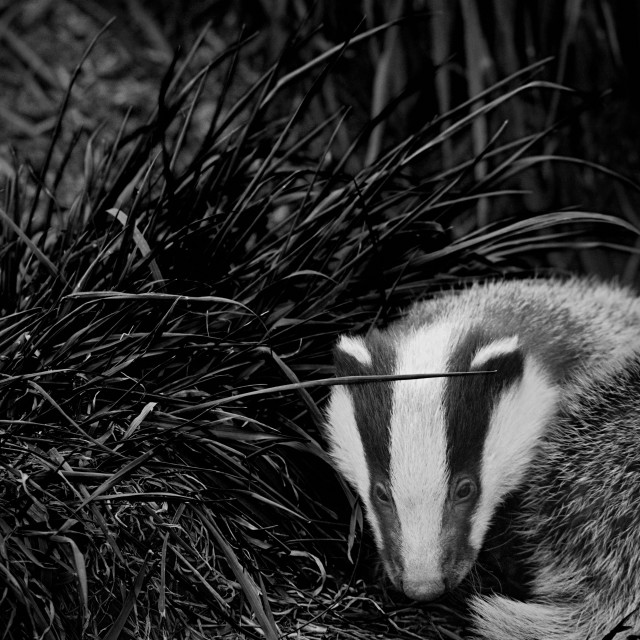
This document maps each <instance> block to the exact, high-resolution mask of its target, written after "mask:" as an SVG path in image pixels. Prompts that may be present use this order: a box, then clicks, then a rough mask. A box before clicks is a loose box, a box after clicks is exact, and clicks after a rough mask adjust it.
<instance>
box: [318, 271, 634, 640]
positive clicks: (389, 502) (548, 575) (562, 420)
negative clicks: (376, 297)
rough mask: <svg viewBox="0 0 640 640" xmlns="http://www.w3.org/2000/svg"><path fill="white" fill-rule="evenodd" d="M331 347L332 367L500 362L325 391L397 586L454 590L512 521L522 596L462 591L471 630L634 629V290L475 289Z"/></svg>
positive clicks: (577, 284) (583, 283) (418, 591)
mask: <svg viewBox="0 0 640 640" xmlns="http://www.w3.org/2000/svg"><path fill="white" fill-rule="evenodd" d="M334 355H335V364H336V373H337V375H339V376H343V375H371V374H421V373H444V372H481V371H492V372H494V373H487V374H482V373H477V374H476V375H472V376H461V377H438V378H430V379H414V380H399V381H393V382H374V383H365V384H358V385H350V386H337V387H334V388H333V390H332V393H331V397H330V400H329V404H328V409H327V424H326V434H327V438H328V441H329V445H330V453H331V455H332V457H333V459H334V461H335V463H336V466H337V468H338V470H339V471H340V473H341V474H342V475H343V476H344V477H345V478H346V479H347V480H348V481H349V482H350V483H351V484H352V486H353V487H354V488H355V490H356V491H357V492H358V494H359V496H360V498H361V501H362V503H363V504H364V508H365V513H366V517H367V521H368V523H369V525H370V528H371V530H372V532H373V536H374V539H375V542H376V545H377V547H378V550H379V553H380V556H381V559H382V562H383V565H384V568H385V571H386V574H387V576H388V577H389V579H390V580H391V581H392V583H393V584H394V585H395V586H396V587H397V588H398V589H400V590H402V591H403V592H404V593H405V594H406V595H408V596H409V597H411V598H414V599H417V600H431V599H434V598H436V597H438V596H439V595H441V594H442V593H444V592H445V591H448V590H451V589H454V588H455V587H457V586H458V585H460V584H461V582H463V580H464V579H465V578H466V577H467V576H468V575H469V573H470V572H471V570H472V568H473V567H474V565H475V563H476V560H477V559H478V554H479V553H480V552H481V551H482V549H483V547H485V546H487V545H490V544H491V536H492V535H493V532H494V529H495V527H496V526H497V524H499V523H500V522H503V521H504V522H509V525H508V526H509V528H510V529H511V530H512V531H510V532H506V534H507V535H509V534H510V533H512V534H513V536H514V538H517V539H518V540H520V541H521V548H520V549H519V554H520V555H521V556H522V559H523V561H524V562H525V564H526V566H527V568H528V573H527V575H528V580H527V585H525V586H526V588H527V593H528V596H527V598H526V599H524V600H515V599H510V598H508V597H506V596H504V595H500V594H495V593H491V594H488V595H487V594H481V593H480V591H478V593H477V594H476V595H472V596H471V599H470V608H471V612H472V616H473V618H474V619H475V627H476V632H477V633H479V634H480V636H481V637H483V638H487V639H491V640H501V639H504V640H507V639H511V640H543V639H550V640H552V639H558V640H560V639H562V640H569V639H573V638H575V639H576V640H578V638H580V639H584V640H588V639H592V640H598V639H599V638H601V637H603V636H604V635H605V634H606V633H608V632H611V631H612V629H613V628H615V627H616V625H618V624H619V623H622V622H623V621H626V623H627V625H628V626H630V627H631V628H632V629H634V630H635V631H636V632H638V631H640V614H638V612H637V611H636V609H637V608H638V607H640V508H639V507H640V399H639V398H638V390H640V300H638V298H637V297H636V296H635V295H633V294H632V293H631V292H630V291H628V290H626V289H624V288H621V287H617V286H614V285H607V284H598V283H594V282H591V281H587V280H579V279H573V280H569V281H565V282H561V281H549V280H525V281H511V282H506V281H505V282H497V283H490V284H485V285H476V286H473V287H471V288H469V289H466V290H463V291H461V292H455V293H453V292H452V293H447V294H444V295H441V296H439V297H437V298H434V299H433V300H429V301H427V302H421V303H419V304H417V305H415V306H414V307H413V308H412V309H410V310H409V311H408V313H407V314H406V315H405V317H404V318H403V319H402V320H400V321H399V322H397V323H395V324H393V325H391V326H390V327H389V328H388V329H386V330H384V331H372V332H370V333H369V334H368V335H367V336H364V337H358V336H356V337H352V336H343V337H342V338H341V339H340V340H339V341H338V343H337V345H336V348H335V353H334ZM514 497H515V503H514ZM506 505H508V508H509V510H510V513H509V517H508V518H506V519H504V520H502V519H498V518H497V514H498V513H499V512H500V511H501V510H504V509H505V508H507V506H506ZM500 533H501V534H502V535H504V534H505V532H500Z"/></svg>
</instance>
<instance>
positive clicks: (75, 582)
mask: <svg viewBox="0 0 640 640" xmlns="http://www.w3.org/2000/svg"><path fill="white" fill-rule="evenodd" d="M388 28H389V27H388V26H385V27H374V28H373V29H372V30H370V31H368V32H361V33H359V35H358V36H357V37H355V38H353V39H351V41H350V42H349V43H346V44H339V45H337V46H335V47H333V48H329V49H327V50H325V52H324V53H322V54H320V55H315V56H311V57H309V58H308V59H307V61H306V62H304V63H301V64H300V66H298V67H296V66H295V65H289V64H288V63H287V64H285V62H287V61H289V60H291V59H292V58H293V59H303V55H302V54H300V52H299V51H297V50H295V47H296V46H299V47H304V42H305V39H304V38H301V39H300V41H299V42H298V43H294V44H292V45H291V47H292V49H290V50H287V51H286V52H284V53H283V55H282V56H281V57H280V59H279V63H276V64H274V65H273V66H272V67H271V68H269V69H268V70H267V71H266V72H265V73H264V74H263V75H262V76H260V78H259V79H258V80H257V81H256V82H254V83H253V84H251V85H250V86H248V87H240V88H238V87H236V86H235V85H234V82H235V80H236V78H237V73H238V69H239V68H240V67H241V66H242V57H243V56H244V55H247V49H248V48H250V47H251V46H252V42H253V40H252V39H251V38H247V39H244V40H243V39H241V40H239V41H238V42H237V43H236V44H235V45H233V46H230V47H229V48H228V49H226V50H225V51H224V52H222V53H221V54H220V56H219V57H218V58H216V59H214V60H213V61H212V62H210V63H209V64H206V65H205V66H204V67H199V66H198V65H197V63H196V61H197V59H198V47H199V46H201V45H202V42H203V40H204V38H205V37H206V31H203V32H202V35H201V37H200V38H197V39H196V41H195V44H194V46H193V48H192V49H191V50H189V51H187V52H186V53H185V54H184V56H183V57H176V58H175V59H174V61H173V63H171V64H169V70H168V72H167V74H166V76H165V78H164V80H163V81H162V83H161V85H160V87H159V89H158V96H157V100H156V103H155V105H154V106H153V109H151V114H150V115H149V118H148V120H147V121H146V122H144V123H138V124H137V125H136V126H129V124H128V122H127V121H126V120H125V121H124V122H123V123H122V127H121V128H120V130H119V133H118V134H117V135H116V136H115V139H114V140H113V141H111V142H110V143H106V144H102V143H100V142H99V137H98V136H97V135H96V136H94V135H92V136H90V137H89V138H88V140H87V142H86V144H85V145H84V148H81V147H78V146H76V145H77V144H78V143H77V141H74V140H73V139H71V140H69V139H67V138H64V137H60V136H58V132H59V131H61V130H62V129H63V128H64V127H63V126H62V125H63V124H64V122H65V118H66V114H67V110H68V108H69V107H68V105H69V102H70V101H72V99H73V86H71V85H72V84H73V81H74V79H75V76H72V77H71V78H70V82H71V85H70V86H69V87H68V88H67V95H68V96H71V98H70V100H69V101H64V102H63V103H62V106H61V108H60V112H59V114H60V115H59V119H58V121H57V122H59V123H60V125H61V127H58V126H54V128H53V135H52V138H51V146H50V153H47V154H46V155H45V159H44V161H43V164H42V165H41V166H40V167H39V169H38V170H35V169H31V168H30V167H29V166H28V165H25V166H22V167H16V170H15V172H14V174H13V175H12V176H10V177H8V178H7V179H6V180H5V182H4V184H3V185H2V192H1V193H0V195H1V196H2V201H1V202H0V219H1V220H2V242H1V243H0V247H1V248H0V273H1V274H2V277H1V281H0V287H1V290H0V300H1V301H2V302H1V304H2V318H1V319H0V388H1V392H2V393H1V394H0V407H1V409H2V410H1V411H0V416H2V420H0V468H1V469H2V472H1V473H2V482H1V483H0V543H1V544H0V586H1V593H2V596H1V597H0V619H1V620H3V621H4V622H5V628H4V629H3V632H4V637H6V638H23V637H38V638H46V639H49V638H51V639H53V638H56V639H57V638H80V637H84V638H101V639H103V640H105V639H106V640H115V638H166V637H168V638H174V637H175V638H177V637H190V638H211V637H219V636H225V635H226V636H229V637H239V636H242V637H250V638H259V637H267V638H270V639H275V638H279V637H282V636H287V635H290V636H294V635H300V636H305V637H320V636H323V635H327V634H328V635H329V636H335V637H337V636H348V637H353V638H364V637H371V634H379V635H382V636H385V637H399V638H400V637H401V638H409V637H415V636H416V635H419V636H420V637H424V636H425V635H431V636H433V637H444V638H456V637H459V633H460V632H461V630H462V629H463V628H464V625H465V621H464V610H463V607H462V605H461V603H460V602H458V601H456V599H455V598H453V599H452V600H450V601H447V602H442V603H435V604H430V605H420V606H415V605H413V604H411V603H408V602H406V601H404V600H402V599H401V598H399V597H398V596H397V595H394V594H389V593H387V592H386V591H385V590H384V587H383V586H380V585H379V584H378V583H377V581H376V578H375V571H374V570H372V569H371V568H370V567H371V566H372V565H373V564H374V561H373V560H372V551H371V546H370V543H369V541H368V539H367V538H366V536H365V537H364V538H363V535H362V516H361V513H360V511H359V508H358V506H357V504H356V503H355V501H354V497H353V496H352V495H351V493H350V492H349V490H348V489H347V488H346V487H345V486H344V485H343V484H342V483H341V482H340V480H339V479H338V478H337V476H336V475H335V474H334V472H333V470H332V468H331V466H330V464H329V461H328V459H327V456H326V454H325V453H324V450H323V445H322V434H321V423H322V411H323V409H322V407H323V401H324V398H325V395H326V390H325V388H324V387H323V386H322V385H321V384H318V385H317V386H309V383H310V382H312V381H314V380H316V381H319V380H324V379H325V378H327V377H331V375H332V373H333V371H332V368H331V365H330V349H331V345H332V343H333V341H334V340H335V338H336V336H337V335H338V334H339V333H341V332H345V331H363V330H367V329H368V328H369V327H371V326H373V325H374V324H384V323H385V322H387V321H389V320H391V319H393V318H394V317H396V316H397V315H398V313H399V310H400V309H402V308H403V307H404V306H405V305H407V304H408V303H409V302H410V301H412V300H414V299H415V298H416V297H419V296H424V295H426V294H427V293H428V292H430V291H435V290H437V289H439V288H441V287H448V286H452V285H454V284H456V283H458V282H459V281H460V280H463V279H465V278H471V277H474V278H475V277H487V276H489V277H490V276H498V275H502V274H513V275H517V274H518V273H521V272H526V270H527V269H530V268H531V267H532V265H534V266H535V265H536V264H537V263H538V262H539V261H540V258H539V257H536V256H540V255H544V254H545V253H546V252H548V251H550V250H556V251H557V250H563V251H569V250H576V249H577V248H580V247H581V246H589V245H592V244H594V242H595V239H594V237H593V235H592V230H593V229H594V228H597V229H598V231H599V233H604V232H606V233H608V234H609V236H607V237H610V242H611V244H612V245H616V246H617V245H618V244H620V242H621V241H620V235H621V234H629V233H630V232H633V233H635V228H634V227H633V226H631V225H630V224H629V223H626V222H624V221H623V220H620V219H617V218H614V217H613V216H610V215H605V214H602V213H597V212H588V211H583V212H578V211H564V210H563V211H555V212H553V211H551V212H546V213H544V214H543V215H531V214H530V213H529V212H528V211H527V210H526V207H525V206H524V205H523V198H524V195H523V193H522V190H521V188H520V187H519V185H517V184H516V183H515V181H514V176H517V175H519V174H520V173H522V172H527V171H535V170H537V169H538V168H542V167H549V166H553V164H554V162H563V161H564V160H563V159H562V158H560V159H558V160H554V158H553V156H552V155H550V154H549V153H548V152H547V150H546V149H545V141H546V140H547V139H548V138H547V136H548V135H549V134H550V133H552V132H553V131H554V129H553V127H550V128H549V129H544V130H542V131H541V132H540V133H533V134H527V135H522V136H519V137H517V138H516V139H514V138H513V137H510V136H507V135H506V134H505V127H504V126H503V125H502V124H501V123H498V124H496V122H495V118H493V116H494V115H495V113H496V112H497V110H499V109H500V108H502V107H503V106H504V105H506V104H509V103H510V102H511V101H513V100H517V99H519V98H520V97H523V96H525V97H526V96H527V95H540V94H541V93H548V94H549V95H550V96H553V95H556V94H558V95H561V98H559V100H562V99H564V98H566V99H568V100H569V101H572V102H571V104H572V105H573V107H574V108H576V109H579V107H580V104H581V103H580V101H579V100H578V98H577V97H575V96H574V95H571V94H570V92H568V90H565V89H563V88H562V87H561V86H560V85H557V84H553V83H549V82H546V81H543V80H540V79H537V76H536V74H537V73H538V72H539V69H540V67H541V65H533V66H531V67H530V68H527V69H524V70H522V71H520V72H518V73H516V74H514V75H512V76H511V77H509V78H508V79H506V80H504V81H501V82H500V83H497V84H495V85H492V86H490V87H487V88H485V89H483V90H482V92H481V93H480V94H479V95H476V96H474V97H473V99H470V100H469V101H467V102H464V103H463V104H461V105H460V106H458V107H455V108H451V109H449V110H448V111H447V112H445V113H443V114H442V115H441V116H439V117H438V118H436V119H434V120H432V121H430V122H429V123H428V124H426V125H424V126H423V127H421V128H420V129H419V130H417V131H416V132H414V133H412V134H410V135H406V136H404V137H403V138H402V139H401V140H399V141H398V142H396V143H393V144H389V145H382V144H381V139H380V138H379V135H378V133H377V132H378V131H380V129H379V127H380V126H381V125H383V124H386V123H388V122H389V119H390V118H392V116H393V115H394V114H395V113H396V110H397V109H400V108H401V106H402V104H403V101H402V99H398V100H396V101H393V100H392V101H391V103H390V104H388V105H387V106H386V107H382V108H381V110H380V111H379V112H378V113H377V114H376V115H375V117H374V118H373V119H372V120H371V121H369V122H367V123H365V124H364V125H363V127H362V128H361V129H360V130H359V132H357V133H355V134H354V133H353V129H352V127H353V125H351V124H349V118H350V114H349V110H348V109H346V108H345V109H339V110H335V111H332V110H330V109H329V110H324V111H322V110H321V111H319V107H318V103H319V102H322V98H323V96H324V94H323V90H324V89H323V87H324V86H325V84H324V83H326V82H328V81H329V79H331V78H332V73H333V72H334V71H335V69H336V67H337V66H339V65H340V64H341V62H342V61H343V59H344V56H345V55H347V54H348V53H350V52H351V51H362V48H363V47H366V46H368V45H369V44H370V43H371V42H372V41H374V40H375V39H376V38H377V37H378V36H383V33H384V31H385V30H388ZM91 56H92V53H91V52H88V58H87V59H88V60H91ZM208 83H213V84H214V86H215V87H216V88H217V89H218V90H219V94H218V96H219V99H218V102H217V104H216V108H215V110H214V111H213V112H210V113H209V118H208V122H207V127H206V132H205V134H204V135H202V133H201V132H202V129H201V127H200V124H201V122H202V112H201V107H202V105H201V102H200V101H201V97H202V95H203V93H204V92H206V91H207V90H208ZM407 97H409V96H407ZM401 98H404V96H401ZM318 113H322V114H323V115H322V117H321V118H319V117H318ZM479 121H482V122H483V123H484V125H483V126H486V127H487V129H486V131H487V135H486V139H485V140H484V142H483V144H482V145H479V146H472V148H473V153H472V154H467V155H466V156H465V155H464V154H460V155H456V156H455V157H453V156H452V157H451V161H450V162H448V163H447V164H446V167H445V168H443V167H442V162H441V159H442V152H443V149H444V148H445V147H446V148H448V149H468V148H469V141H470V140H472V139H475V138H474V137H475V136H476V135H477V131H478V128H477V123H478V122H479ZM553 124H554V125H555V123H553ZM374 148H375V152H374V151H372V149H374ZM78 153H80V155H81V157H82V176H81V179H80V181H79V187H78V189H77V191H75V192H74V193H73V194H72V197H69V192H68V191H67V190H63V189H62V187H61V185H62V184H64V182H63V180H62V178H63V177H64V173H65V171H66V170H68V169H67V167H68V166H70V165H69V164H68V163H67V162H66V161H65V160H64V159H65V158H72V157H74V154H78ZM53 157H59V158H62V161H61V162H60V163H59V164H58V165H57V166H54V165H53V164H51V165H50V164H49V159H50V158H53ZM578 162H579V161H578ZM479 166H482V170H478V167H479ZM610 177H611V178H612V179H615V180H617V181H618V183H619V184H620V185H621V188H622V189H627V188H630V185H629V184H628V182H625V181H624V179H623V178H622V177H620V176H617V175H615V174H610ZM631 186H632V185H631ZM494 204H495V206H496V207H499V208H500V209H501V210H507V209H509V210H510V211H511V212H512V215H511V217H510V218H504V219H499V220H495V219H489V220H485V219H484V218H485V214H486V211H487V208H488V207H489V208H490V207H491V206H493V205H494ZM580 232H582V233H581V235H579V236H578V239H577V240H576V235H577V234H578V233H580ZM598 242H599V243H600V244H601V243H602V242H604V241H603V240H599V241H598ZM620 248H624V247H620Z"/></svg>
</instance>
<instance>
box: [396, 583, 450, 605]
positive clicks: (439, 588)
mask: <svg viewBox="0 0 640 640" xmlns="http://www.w3.org/2000/svg"><path fill="white" fill-rule="evenodd" d="M402 591H403V592H404V594H405V595H406V596H407V597H408V598H411V599H412V600H421V601H424V602H428V601H430V600H435V599H436V598H438V597H439V596H441V595H442V594H443V593H444V592H445V591H447V586H446V584H445V582H444V580H442V579H435V580H420V581H412V580H403V581H402Z"/></svg>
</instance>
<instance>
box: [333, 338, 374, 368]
mask: <svg viewBox="0 0 640 640" xmlns="http://www.w3.org/2000/svg"><path fill="white" fill-rule="evenodd" d="M333 361H334V363H335V366H336V375H337V376H357V375H363V374H364V373H366V372H367V370H368V369H369V368H370V367H371V363H372V358H371V351H370V350H369V347H368V346H367V343H366V342H365V340H364V338H362V337H360V336H340V338H339V339H338V342H337V343H336V346H335V348H334V350H333Z"/></svg>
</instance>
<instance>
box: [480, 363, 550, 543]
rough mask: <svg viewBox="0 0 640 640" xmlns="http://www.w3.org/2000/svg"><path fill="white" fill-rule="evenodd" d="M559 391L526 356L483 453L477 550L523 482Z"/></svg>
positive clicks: (494, 419) (499, 406) (492, 422)
mask: <svg viewBox="0 0 640 640" xmlns="http://www.w3.org/2000/svg"><path fill="white" fill-rule="evenodd" d="M558 394H559V390H558V388H557V387H554V386H553V385H552V383H551V381H550V379H549V377H548V376H547V374H546V373H545V372H544V371H543V369H542V368H541V367H539V366H538V365H537V364H536V362H535V361H534V360H533V359H532V358H531V357H526V358H525V366H524V374H523V376H522V379H521V380H520V382H518V383H516V384H515V385H513V386H512V387H509V388H508V389H506V390H505V392H504V393H503V394H502V395H501V396H500V397H499V398H498V400H497V403H496V405H495V408H494V410H493V412H492V414H491V418H490V421H489V430H488V432H487V436H486V438H485V442H484V448H483V452H482V465H481V486H482V491H481V496H480V502H479V504H478V506H477V508H476V512H475V514H474V516H473V521H472V527H471V535H470V543H471V545H472V546H473V547H474V548H475V549H479V548H480V547H481V546H482V543H483V541H484V537H485V534H486V532H487V529H488V527H489V524H490V522H491V518H492V516H493V514H494V512H495V510H496V508H497V507H498V506H499V505H500V503H501V501H502V500H503V499H504V497H505V496H506V495H507V494H508V493H509V492H511V491H514V490H515V489H516V488H517V487H518V486H519V485H520V483H521V482H522V480H523V477H524V474H525V471H526V469H527V466H528V465H529V463H530V462H531V460H532V458H533V456H534V454H535V448H536V444H537V443H538V442H539V440H540V438H541V437H542V435H543V433H544V428H545V426H546V425H547V424H548V422H549V420H550V419H551V418H552V416H553V413H554V411H555V409H556V403H557V399H558Z"/></svg>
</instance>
